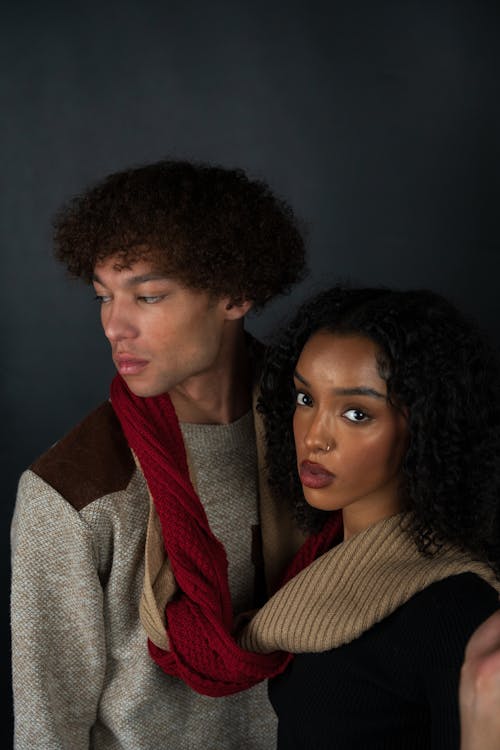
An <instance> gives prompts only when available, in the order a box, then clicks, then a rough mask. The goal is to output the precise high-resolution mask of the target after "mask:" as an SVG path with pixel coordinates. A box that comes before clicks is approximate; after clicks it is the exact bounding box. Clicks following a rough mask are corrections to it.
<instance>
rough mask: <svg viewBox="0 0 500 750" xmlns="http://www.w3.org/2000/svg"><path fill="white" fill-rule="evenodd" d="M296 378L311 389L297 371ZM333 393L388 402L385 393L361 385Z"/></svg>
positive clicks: (336, 389) (336, 390)
mask: <svg viewBox="0 0 500 750" xmlns="http://www.w3.org/2000/svg"><path fill="white" fill-rule="evenodd" d="M294 377H295V378H296V379H297V380H298V381H299V383H303V385H305V386H307V387H309V383H308V382H307V380H306V379H305V378H303V377H302V375H301V374H300V373H299V372H297V370H295V372H294ZM333 392H334V393H335V394H336V395H337V396H371V398H381V399H384V401H385V400H386V398H387V396H386V395H385V393H379V391H376V390H375V388H369V387H368V386H366V385H359V386H356V387H355V388H334V389H333Z"/></svg>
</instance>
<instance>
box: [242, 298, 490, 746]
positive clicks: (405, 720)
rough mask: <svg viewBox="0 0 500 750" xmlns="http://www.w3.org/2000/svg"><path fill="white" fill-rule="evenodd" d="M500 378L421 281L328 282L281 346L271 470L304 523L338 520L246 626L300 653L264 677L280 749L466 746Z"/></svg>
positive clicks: (481, 347) (263, 646)
mask: <svg viewBox="0 0 500 750" xmlns="http://www.w3.org/2000/svg"><path fill="white" fill-rule="evenodd" d="M499 383H500V377H499V369H498V364H497V363H496V361H495V360H494V356H493V353H492V351H491V350H490V349H489V348H488V347H487V346H486V344H484V343H483V342H482V340H481V339H480V337H479V335H478V333H477V332H476V331H475V330H474V329H473V328H472V327H471V326H470V325H469V324H468V323H467V322H466V320H465V319H464V318H463V317H462V316H461V315H460V314H459V313H458V312H457V311H456V310H455V309H454V308H453V307H452V306H451V305H450V304H449V303H447V302H446V301H445V300H444V299H442V298H441V297H439V296H438V295H435V294H433V293H431V292H427V291H417V292H396V291H387V290H382V289H366V290H356V289H343V288H335V289H333V290H331V291H328V292H325V293H323V294H321V295H320V296H319V297H317V298H316V299H314V300H313V301H312V302H309V303H306V304H305V305H304V306H303V307H302V308H301V309H300V310H299V312H298V314H297V316H296V317H295V319H294V321H293V322H292V323H291V325H290V326H289V328H288V329H287V331H286V332H285V333H284V334H283V336H282V338H281V340H280V341H279V342H278V343H277V345H276V346H275V347H274V348H273V349H272V351H271V353H270V355H269V358H268V361H267V365H266V369H265V373H264V381H263V388H262V400H261V409H262V411H263V414H264V419H265V423H266V430H267V440H268V455H267V459H268V463H269V469H270V481H271V483H272V485H273V486H274V489H275V491H276V492H277V493H278V494H281V495H283V496H287V497H289V498H291V499H292V501H293V503H294V506H295V515H296V517H297V518H298V519H299V521H300V523H301V524H302V526H303V527H304V528H305V529H307V530H309V531H311V530H312V531H313V532H316V533H318V535H319V536H320V537H321V535H322V534H325V533H326V532H325V529H327V528H328V527H329V525H331V523H332V518H333V517H335V516H339V515H341V517H342V523H343V541H342V542H341V543H340V544H337V545H336V546H334V547H333V548H332V549H330V550H329V551H327V552H326V553H325V554H323V555H322V556H321V557H320V558H319V559H318V560H316V561H315V562H314V563H312V564H311V565H310V566H308V567H307V568H306V569H305V570H303V571H302V572H300V573H298V574H297V575H296V576H295V577H293V578H292V579H291V580H290V581H289V582H288V583H286V584H285V585H284V586H283V588H282V589H280V591H278V592H277V594H275V596H274V597H273V598H272V599H271V600H270V601H269V602H268V604H267V605H266V606H265V607H264V608H263V609H262V610H261V611H260V612H259V613H258V614H257V615H256V617H255V618H254V619H253V620H252V622H251V623H250V625H249V626H248V628H247V630H246V632H245V634H244V636H243V643H244V645H245V646H246V647H247V648H250V649H253V650H257V651H263V652H269V651H273V650H283V651H291V652H293V653H295V654H296V656H295V657H294V659H293V661H292V662H291V664H290V665H289V666H288V668H287V669H286V671H285V672H284V673H283V674H282V675H280V676H279V677H277V678H275V679H274V680H272V681H271V683H270V688H269V692H270V698H271V701H272V704H273V706H274V708H275V710H276V712H277V714H278V717H279V734H278V747H279V748H280V750H282V749H283V748H315V750H320V749H321V748H335V750H342V749H344V748H370V750H376V749H377V748H384V749H388V748H398V749H399V750H401V748H404V749H405V750H408V749H410V748H419V749H422V748H439V750H446V749H447V748H450V749H451V748H454V749H455V750H456V748H457V747H458V745H459V719H458V702H457V694H458V682H459V674H460V666H461V663H462V659H463V654H464V649H465V645H466V643H467V640H468V638H469V637H470V635H471V633H472V632H473V631H474V629H475V628H476V627H477V626H478V625H479V623H480V622H482V621H483V620H484V619H485V618H486V617H487V616H488V615H490V614H491V613H492V612H494V611H495V609H496V608H497V606H498V593H497V591H496V588H498V578H497V577H498V575H499V574H500V512H499V506H500V501H499V498H500V470H499V467H498V456H499V455H500V436H499V429H500V398H499V392H498V385H499ZM292 428H293V429H292ZM292 435H293V437H292Z"/></svg>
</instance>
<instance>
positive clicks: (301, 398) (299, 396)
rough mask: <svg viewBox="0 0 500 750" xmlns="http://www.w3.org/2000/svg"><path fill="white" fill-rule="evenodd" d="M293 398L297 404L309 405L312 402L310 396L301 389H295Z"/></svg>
mask: <svg viewBox="0 0 500 750" xmlns="http://www.w3.org/2000/svg"><path fill="white" fill-rule="evenodd" d="M295 398H296V401H297V404H298V405H299V406H311V404H312V398H311V397H310V396H308V395H307V393H303V392H302V391H297V393H296V394H295Z"/></svg>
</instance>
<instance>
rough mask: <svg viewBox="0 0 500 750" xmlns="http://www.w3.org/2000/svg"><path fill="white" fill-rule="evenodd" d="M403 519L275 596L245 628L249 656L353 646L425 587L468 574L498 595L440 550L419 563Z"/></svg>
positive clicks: (484, 569)
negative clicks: (261, 653)
mask: <svg viewBox="0 0 500 750" xmlns="http://www.w3.org/2000/svg"><path fill="white" fill-rule="evenodd" d="M405 520H407V517H406V516H405V514H399V515H396V516H393V517H391V518H388V519H386V520H384V521H381V522H379V523H377V524H375V525H373V526H371V527H369V528H368V529H366V530H364V531H362V532H360V533H359V534H356V535H355V536H353V537H351V538H350V539H348V540H346V541H344V542H343V543H342V544H340V545H338V546H337V547H335V548H333V549H332V550H330V551H329V552H327V553H325V554H324V555H322V557H320V558H318V560H316V561H315V562H313V563H312V564H311V565H309V566H308V567H307V568H305V569H304V570H303V571H301V572H300V573H299V574H298V575H296V576H295V578H292V580H290V581H289V582H288V583H287V584H286V585H285V586H283V588H282V589H280V590H279V591H278V592H277V593H276V594H275V595H274V596H273V597H272V598H271V599H270V600H269V601H268V602H267V604H265V605H264V607H263V608H262V609H260V610H259V612H258V613H257V615H256V616H255V617H254V618H253V619H252V620H251V622H250V623H249V624H248V625H247V626H246V628H245V630H244V631H243V632H242V634H241V636H240V643H241V645H242V646H244V648H247V649H249V650H250V651H258V652H263V653H268V652H271V651H275V650H280V651H290V652H292V653H301V652H319V651H327V650H329V649H331V648H336V647H337V646H341V645H343V644H345V643H349V642H350V641H352V640H354V639H355V638H357V637H358V636H360V635H361V634H362V633H364V632H365V631H366V630H368V629H369V628H371V627H372V626H373V625H375V624H376V623H377V622H380V621H381V620H383V619H384V618H386V617H388V615H390V614H391V613H392V612H394V611H395V610H396V609H397V608H398V607H400V606H401V605H402V604H404V603H405V602H406V601H408V600H409V599H410V598H411V597H412V596H413V595H414V594H416V593H417V592H419V591H422V590H423V589H425V588H426V587H427V586H429V585H430V584H431V583H434V582H435V581H440V580H442V579H444V578H448V577H449V576H453V575H458V574H460V573H466V572H470V573H475V574H476V575H478V576H480V577H481V578H483V579H484V580H485V581H487V582H488V583H489V584H490V585H491V586H493V587H494V588H495V589H496V590H497V591H500V583H499V581H498V580H497V579H496V578H495V576H494V574H493V572H492V571H491V570H490V568H489V567H488V566H487V565H485V564H484V563H481V562H478V561H475V560H473V559H472V558H471V557H470V556H469V555H467V554H465V553H463V552H461V551H460V550H458V549H457V548H455V547H452V546H447V547H446V548H443V549H441V550H440V551H439V553H437V554H436V555H435V556H434V557H423V556H422V555H421V554H420V553H419V552H418V550H417V547H416V545H415V543H414V541H413V540H412V539H411V537H410V536H409V534H408V533H407V532H406V531H405V530H404V522H405Z"/></svg>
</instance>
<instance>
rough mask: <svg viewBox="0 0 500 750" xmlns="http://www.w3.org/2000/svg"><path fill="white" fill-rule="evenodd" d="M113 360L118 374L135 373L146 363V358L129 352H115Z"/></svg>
mask: <svg viewBox="0 0 500 750" xmlns="http://www.w3.org/2000/svg"><path fill="white" fill-rule="evenodd" d="M113 360H114V363H115V365H116V369H117V370H118V372H119V373H120V375H137V373H139V372H141V371H142V370H144V368H145V367H146V365H147V364H148V360H147V359H139V357H132V356H131V355H129V354H116V355H115V356H114V357H113Z"/></svg>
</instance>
